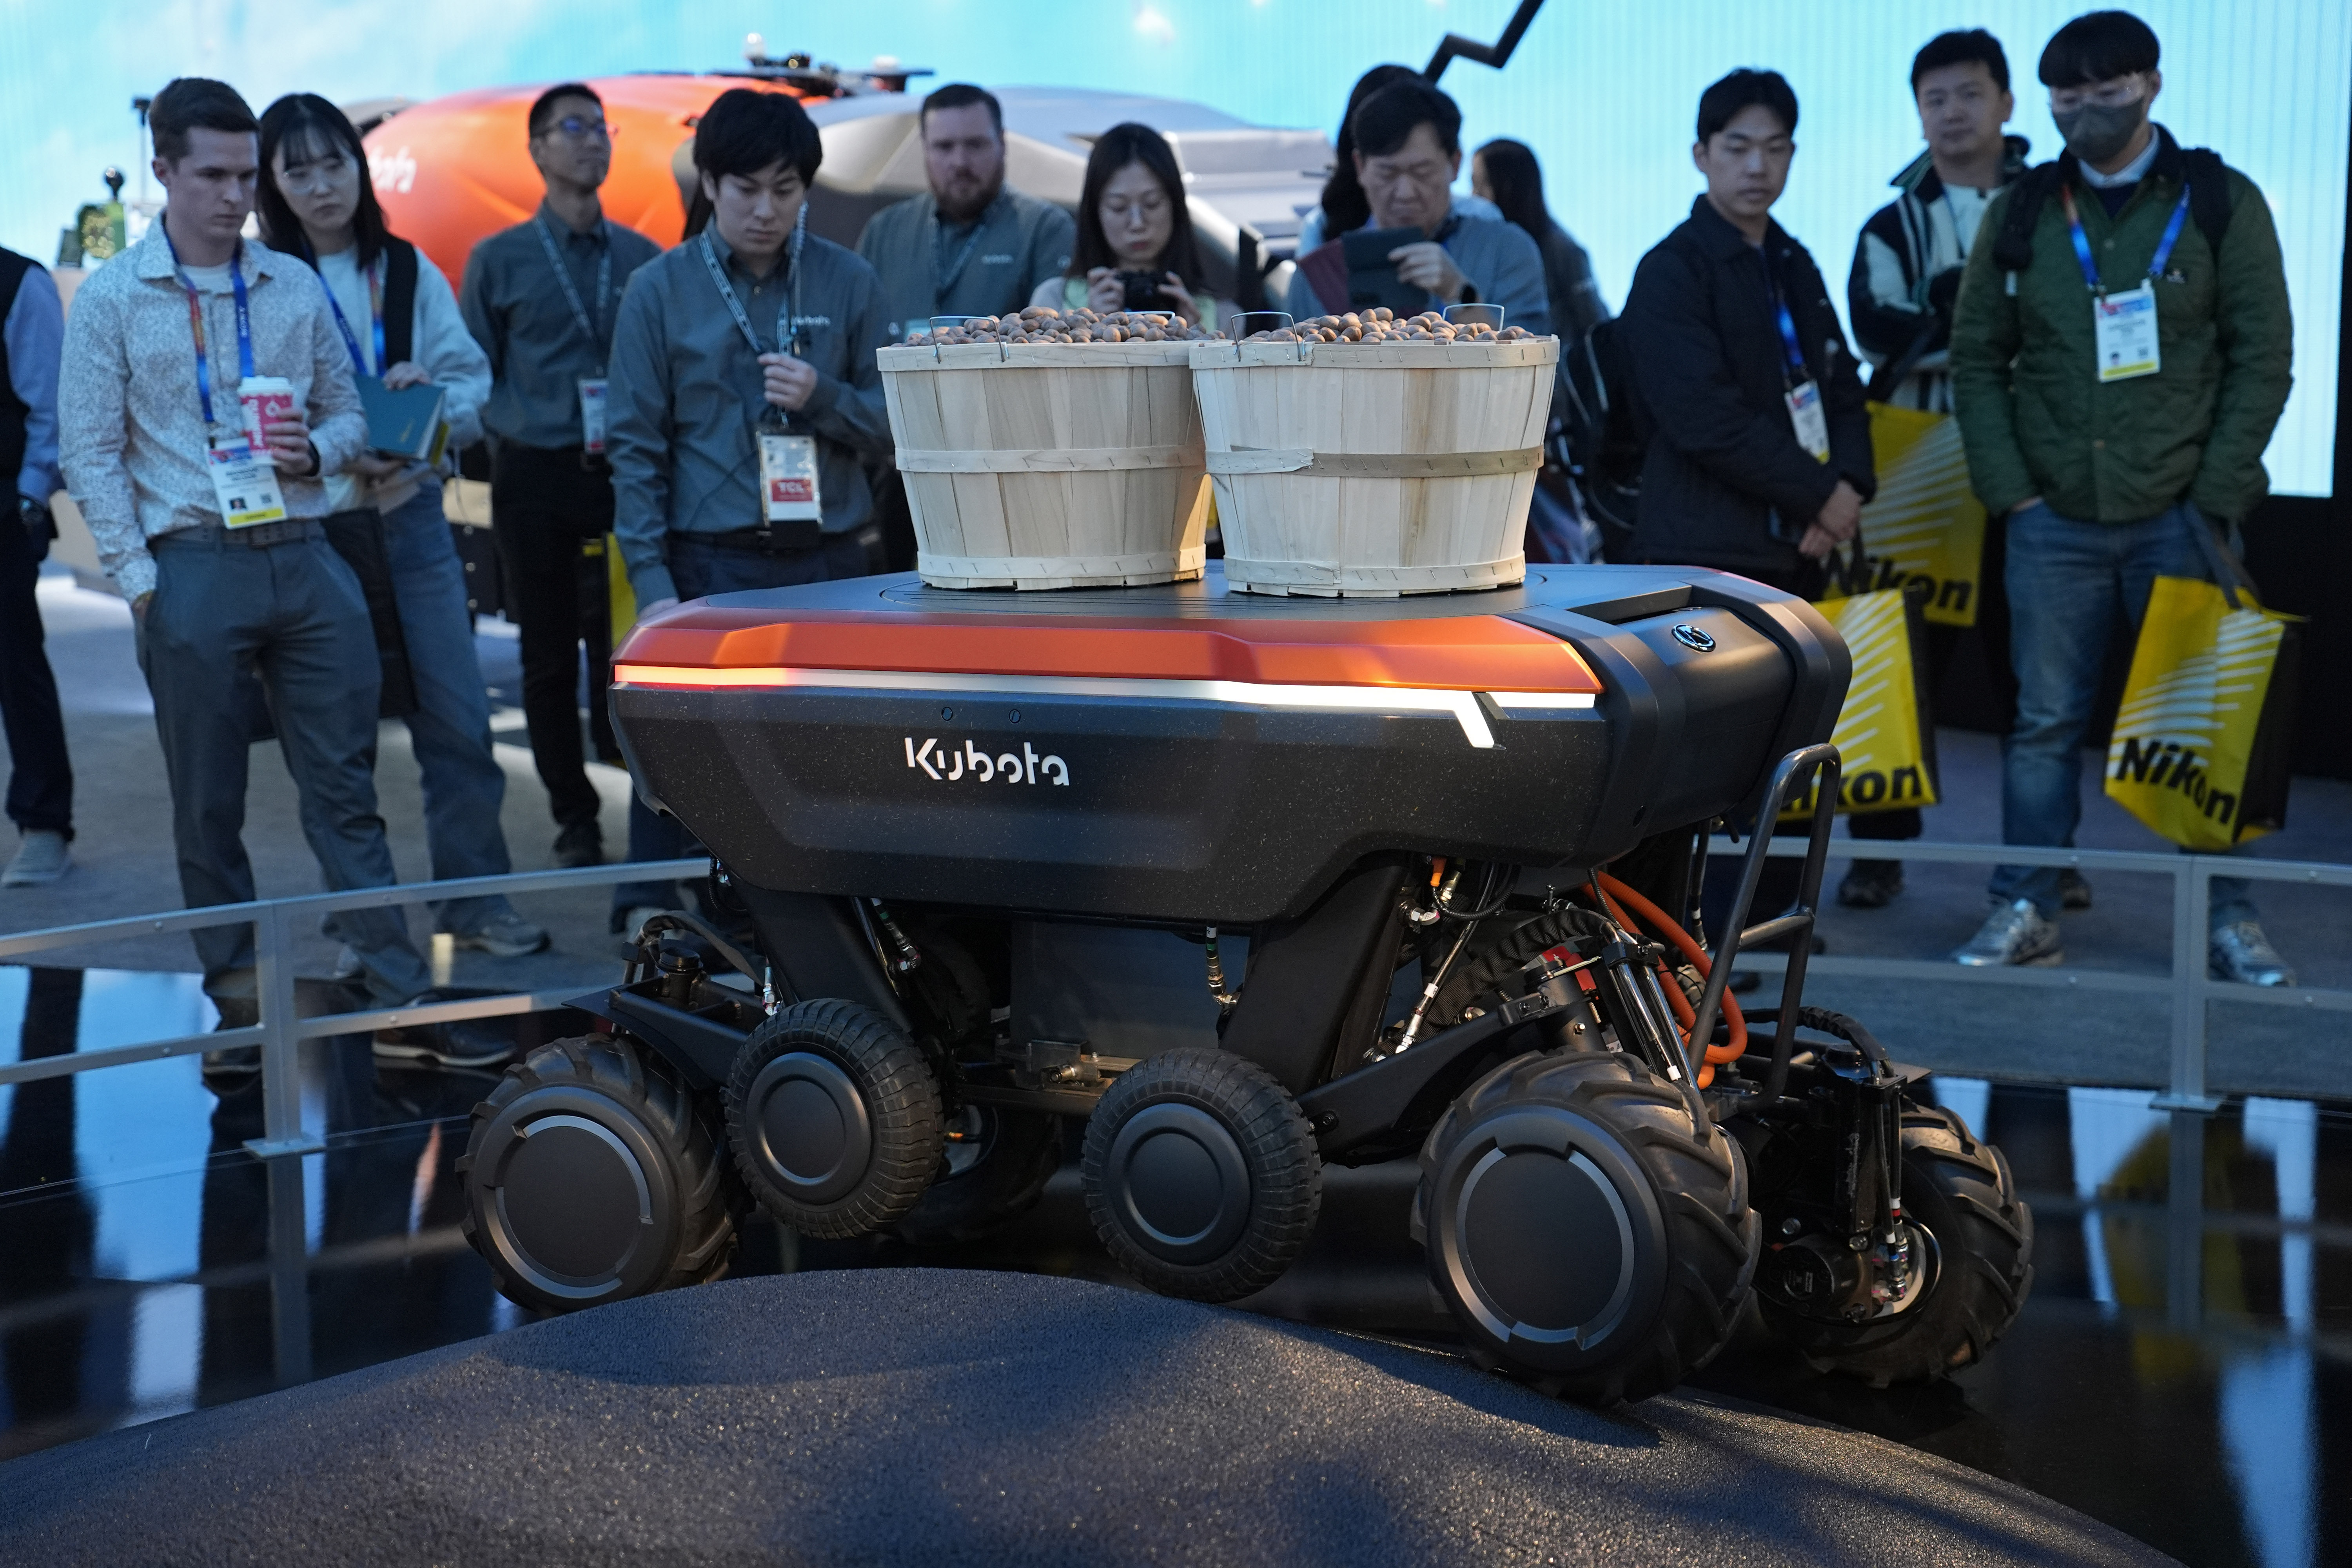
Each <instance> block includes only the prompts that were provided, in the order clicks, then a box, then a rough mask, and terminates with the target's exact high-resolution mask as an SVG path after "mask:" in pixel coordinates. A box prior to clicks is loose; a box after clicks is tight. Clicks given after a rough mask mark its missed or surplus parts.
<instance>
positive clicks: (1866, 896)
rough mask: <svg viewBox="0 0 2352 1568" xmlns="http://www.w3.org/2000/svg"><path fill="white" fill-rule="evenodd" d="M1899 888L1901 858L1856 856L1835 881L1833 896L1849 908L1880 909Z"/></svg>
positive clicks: (1892, 898)
mask: <svg viewBox="0 0 2352 1568" xmlns="http://www.w3.org/2000/svg"><path fill="white" fill-rule="evenodd" d="M1902 891H1903V862H1902V861H1900V860H1856V861H1855V862H1854V863H1853V867H1852V868H1850V869H1848V870H1847V872H1846V874H1845V880H1844V881H1843V882H1840V883H1839V884H1838V893H1837V900H1838V902H1839V903H1842V904H1843V905H1845V906H1846V908H1848V909H1852V910H1883V909H1885V907H1886V906H1887V905H1889V904H1891V903H1893V902H1894V901H1895V895H1897V894H1898V893H1900V892H1902Z"/></svg>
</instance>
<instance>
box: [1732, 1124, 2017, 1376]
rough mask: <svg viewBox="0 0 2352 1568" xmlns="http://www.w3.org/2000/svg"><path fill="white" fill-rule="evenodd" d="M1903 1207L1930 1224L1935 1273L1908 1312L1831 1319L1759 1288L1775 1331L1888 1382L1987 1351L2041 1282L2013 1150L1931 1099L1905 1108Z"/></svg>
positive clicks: (1830, 1367)
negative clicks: (1986, 1138)
mask: <svg viewBox="0 0 2352 1568" xmlns="http://www.w3.org/2000/svg"><path fill="white" fill-rule="evenodd" d="M1903 1208H1904V1212H1905V1213H1906V1214H1907V1215H1909V1216H1910V1217H1911V1218H1912V1219H1914V1220H1916V1221H1917V1222H1918V1223H1919V1224H1921V1225H1923V1226H1927V1230H1928V1231H1929V1232H1930V1233H1931V1234H1932V1235H1933V1236H1934V1237H1935V1238H1936V1249H1937V1254H1938V1258H1937V1270H1936V1278H1935V1279H1934V1280H1933V1282H1931V1283H1930V1284H1929V1286H1928V1288H1927V1295H1926V1296H1925V1297H1924V1298H1922V1299H1921V1300H1920V1301H1919V1302H1918V1303H1917V1304H1916V1306H1914V1307H1913V1308H1912V1309H1911V1310H1909V1311H1907V1312H1902V1313H1899V1314H1897V1315H1896V1316H1895V1317H1892V1318H1881V1319H1876V1320H1874V1321H1870V1322H1865V1323H1824V1322H1821V1321H1816V1320H1814V1319H1811V1318H1805V1317H1801V1316H1799V1315H1798V1314H1796V1313H1794V1312H1791V1311H1790V1310H1788V1309H1787V1308H1785V1307H1782V1306H1780V1305H1779V1304H1778V1303H1776V1302H1774V1301H1773V1300H1771V1299H1770V1298H1769V1297H1766V1296H1761V1295H1759V1303H1760V1304H1761V1306H1762V1307H1763V1309H1764V1321H1765V1322H1766V1324H1767V1325H1769V1327H1770V1328H1771V1330H1772V1331H1773V1332H1775V1333H1777V1334H1779V1335H1780V1337H1781V1338H1782V1339H1785V1340H1787V1341H1789V1342H1790V1343H1792V1344H1794V1345H1795V1346H1797V1348H1798V1349H1800V1350H1801V1351H1803V1352H1805V1359H1806V1360H1807V1361H1809V1362H1811V1363H1812V1365H1813V1367H1814V1369H1815V1370H1816V1371H1819V1372H1842V1373H1849V1374H1851V1375H1853V1376H1854V1377H1859V1378H1864V1379H1865V1380H1867V1381H1868V1382H1869V1383H1870V1384H1872V1385H1873V1386H1874V1387H1878V1388H1884V1387H1885V1386H1886V1385H1887V1384H1891V1383H1925V1382H1927V1381H1929V1380H1931V1379H1934V1378H1938V1377H1942V1376H1944V1375H1945V1374H1947V1373H1954V1372H1958V1371H1959V1370H1960V1369H1961V1368H1962V1367H1966V1366H1973V1365H1974V1364H1976V1363H1978V1362H1979V1361H1981V1360H1983V1359H1984V1355H1985V1352H1988V1351H1990V1350H1991V1349H1992V1347H1993V1344H1994V1342H1996V1341H1998V1340H1999V1339H2000V1336H2001V1335H2003V1334H2005V1333H2007V1332H2008V1331H2009V1329H2010V1325H2011V1324H2012V1323H2014V1322H2016V1321H2017V1314H2018V1313H2019V1312H2020V1311H2021V1310H2023V1309H2024V1306H2025V1297H2026V1293H2027V1292H2028V1291H2030V1290H2032V1288H2033V1211H2032V1209H2030V1208H2028V1207H2027V1206H2026V1204H2025V1200H2024V1199H2022V1198H2021V1197H2019V1196H2018V1195H2017V1179H2016V1177H2015V1176H2013V1175H2012V1174H2011V1173H2010V1169H2009V1160H2008V1157H2007V1156H2005V1155H2004V1154H2002V1153H2001V1152H2000V1150H1999V1149H1996V1148H1994V1147H1993V1146H1992V1145H1991V1144H1990V1143H1987V1142H1983V1141H1982V1140H1981V1139H1979V1138H1978V1137H1977V1136H1976V1135H1975V1134H1974V1133H1972V1132H1970V1131H1969V1125H1968V1123H1967V1122H1965V1121H1961V1120H1960V1118H1959V1117H1958V1115H1956V1114H1954V1113H1953V1112H1951V1111H1949V1110H1941V1109H1939V1108H1937V1107H1936V1106H1932V1105H1906V1106H1905V1107H1904V1109H1903Z"/></svg>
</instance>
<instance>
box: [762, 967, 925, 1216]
mask: <svg viewBox="0 0 2352 1568" xmlns="http://www.w3.org/2000/svg"><path fill="white" fill-rule="evenodd" d="M726 1100H727V1140H728V1142H729V1144H730V1147H731V1148H732V1150H733V1152H734V1156H735V1169H736V1171H737V1173H739V1174H740V1175H741V1176H742V1178H743V1184H744V1186H746V1187H747V1188H749V1189H750V1190H751V1195H752V1196H753V1197H755V1198H757V1199H758V1200H759V1201H760V1205H761V1207H763V1208H765V1209H766V1210H767V1211H768V1212H769V1213H770V1214H772V1215H775V1216H776V1217H777V1218H778V1219H780V1220H782V1221H783V1222H784V1223H785V1224H786V1225H789V1226H793V1227H794V1228H795V1229H797V1230H799V1231H800V1232H801V1233H802V1234H803V1235H804V1236H812V1237H820V1238H823V1239H825V1240H834V1241H838V1240H845V1239H846V1238H848V1237H858V1236H864V1235H866V1233H867V1232H869V1231H876V1230H880V1229H882V1228H884V1227H885V1226H889V1225H892V1224H895V1223H896V1222H898V1220H900V1219H902V1218H904V1217H905V1216H906V1215H907V1214H908V1211H910V1210H911V1209H913V1208H914V1206H915V1204H916V1201H917V1200H918V1199H919V1198H921V1196H922V1195H923V1189H924V1188H925V1187H926V1186H928V1185H929V1184H930V1180H931V1177H932V1176H933V1175H934V1174H935V1173H937V1172H938V1169H939V1163H940V1150H941V1149H942V1148H943V1147H944V1146H945V1143H946V1130H945V1128H944V1127H943V1126H942V1124H941V1122H940V1085H939V1079H937V1078H935V1077H934V1076H933V1075H932V1072H931V1068H930V1064H929V1062H928V1061H926V1060H925V1059H924V1057H923V1053H922V1051H921V1050H920V1049H919V1048H918V1047H916V1045H915V1043H914V1042H913V1041H912V1040H910V1039H908V1037H907V1036H906V1035H905V1033H904V1032H903V1031H901V1030H900V1029H899V1028H898V1026H896V1025H894V1024H892V1023H891V1022H890V1021H889V1020H888V1019H887V1018H885V1017H883V1016H881V1015H880V1014H878V1013H876V1012H873V1011H872V1010H870V1009H868V1008H865V1007H860V1006H858V1005H856V1004H855V1003H850V1002H841V1001H835V1000H832V999H830V998H827V999H824V1000H819V1001H813V1002H796V1003H794V1004H793V1005H791V1006H789V1007H786V1008H783V1009H782V1010H781V1011H779V1012H778V1013H776V1014H775V1016H772V1017H771V1018H769V1019H768V1020H767V1022H765V1023H763V1024H761V1026H759V1027H758V1028H756V1029H754V1030H752V1031H751V1038H749V1039H747V1040H745V1041H744V1042H743V1044H742V1047H741V1048H740V1049H739V1050H738V1051H737V1052H736V1053H735V1066H734V1070H733V1071H731V1072H730V1073H729V1075H728V1078H727V1096H726Z"/></svg>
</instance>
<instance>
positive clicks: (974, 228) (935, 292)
mask: <svg viewBox="0 0 2352 1568" xmlns="http://www.w3.org/2000/svg"><path fill="white" fill-rule="evenodd" d="M987 232H988V215H987V214H985V213H982V215H981V216H979V217H976V218H974V219H973V220H972V224H971V238H970V239H967V240H965V241H964V242H963V248H962V249H961V250H960V251H958V252H957V253H956V258H955V265H954V266H953V267H950V268H948V269H947V274H946V276H944V277H941V276H940V275H939V274H937V273H934V274H932V277H931V298H932V300H934V301H936V302H937V303H938V304H939V305H940V307H942V308H944V307H945V306H946V304H947V302H948V295H949V294H950V292H951V291H953V289H955V286H956V280H957V279H961V277H962V276H963V268H964V264H965V263H966V262H968V261H970V260H971V253H972V251H973V249H974V248H975V247H978V246H979V244H980V237H981V236H982V235H983V234H985V233H987ZM946 237H947V236H946V235H945V234H944V233H942V234H941V235H940V238H941V239H944V238H946ZM931 260H932V263H933V265H935V266H936V265H937V264H938V261H939V247H937V246H936V245H934V246H933V247H932V249H931Z"/></svg>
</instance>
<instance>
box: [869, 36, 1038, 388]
mask: <svg viewBox="0 0 2352 1568" xmlns="http://www.w3.org/2000/svg"><path fill="white" fill-rule="evenodd" d="M920 124H921V127H922V137H923V172H924V174H926V175H927V176H928V177H929V180H930V184H931V188H930V191H929V194H927V195H919V196H908V198H907V199H906V200H905V201H903V202H898V203H895V204H893V205H890V206H887V207H884V208H883V209H882V210H881V211H880V212H878V213H876V214H875V215H874V216H873V217H872V218H870V219H868V220H867V222H866V232H865V233H864V234H862V235H860V236H859V237H858V239H857V254H858V255H860V256H862V257H864V258H866V262H867V264H868V265H870V266H871V267H872V268H874V271H875V273H876V275H877V276H878V277H879V278H880V279H881V280H882V314H883V330H884V331H886V332H887V333H888V334H889V341H890V342H904V341H905V339H906V337H907V334H908V333H909V332H919V331H922V330H923V327H924V324H925V323H926V322H928V321H929V320H930V318H931V317H933V316H1001V315H1003V314H1004V313H1005V312H1006V311H1008V310H1020V309H1021V308H1022V307H1023V306H1024V305H1026V304H1027V303H1028V302H1029V296H1030V295H1031V294H1032V293H1033V292H1034V291H1035V289H1036V288H1037V285H1038V284H1040V283H1043V282H1044V281H1045V279H1048V278H1058V277H1060V276H1061V275H1062V272H1063V270H1064V269H1065V268H1067V267H1068V266H1069V264H1070V251H1071V249H1072V247H1074V246H1075V245H1076V241H1077V232H1078V231H1077V226H1076V224H1075V223H1073V222H1072V221H1071V219H1070V215H1069V214H1068V213H1066V212H1064V211H1063V210H1062V209H1061V208H1060V207H1057V206H1055V205H1054V204H1053V203H1051V202H1041V201H1039V200H1037V199H1036V198H1035V197H1034V196H1024V195H1022V194H1021V193H1020V192H1018V191H1008V190H1006V189H1005V188H1004V110H1003V106H1002V105H1001V104H999V103H998V102H997V101H996V95H995V94H993V93H991V92H985V91H983V90H982V89H979V88H976V87H972V86H970V85H969V84H967V83H963V82H952V83H950V84H949V85H948V86H946V87H943V88H940V89H939V90H938V91H936V92H934V93H932V94H931V95H930V96H929V97H928V98H926V99H924V100H923V109H922V114H921V117H920Z"/></svg>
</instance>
